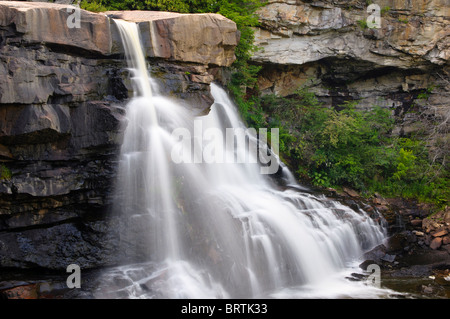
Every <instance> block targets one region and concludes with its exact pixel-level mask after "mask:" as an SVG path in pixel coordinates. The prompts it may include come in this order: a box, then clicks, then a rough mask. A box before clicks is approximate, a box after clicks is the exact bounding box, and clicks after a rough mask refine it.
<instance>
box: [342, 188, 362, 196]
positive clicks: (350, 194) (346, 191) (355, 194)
mask: <svg viewBox="0 0 450 319" xmlns="http://www.w3.org/2000/svg"><path fill="white" fill-rule="evenodd" d="M342 190H343V191H344V193H346V194H347V195H348V196H350V197H359V194H358V193H357V192H356V191H354V190H353V189H350V188H347V187H344V188H342Z"/></svg>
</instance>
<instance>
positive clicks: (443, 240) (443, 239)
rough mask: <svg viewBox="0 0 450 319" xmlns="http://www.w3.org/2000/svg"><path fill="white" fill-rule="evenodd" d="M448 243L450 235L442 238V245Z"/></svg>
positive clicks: (449, 242)
mask: <svg viewBox="0 0 450 319" xmlns="http://www.w3.org/2000/svg"><path fill="white" fill-rule="evenodd" d="M448 244H450V236H445V237H443V238H442V245H448Z"/></svg>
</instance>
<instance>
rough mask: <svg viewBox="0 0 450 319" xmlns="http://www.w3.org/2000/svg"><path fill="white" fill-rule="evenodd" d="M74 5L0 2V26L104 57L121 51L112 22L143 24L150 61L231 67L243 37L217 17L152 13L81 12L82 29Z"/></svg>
mask: <svg viewBox="0 0 450 319" xmlns="http://www.w3.org/2000/svg"><path fill="white" fill-rule="evenodd" d="M73 9H74V6H70V5H61V4H50V3H42V2H39V3H33V2H20V1H0V27H11V28H15V30H13V31H15V32H18V33H20V34H23V36H22V39H21V40H22V41H24V42H26V43H41V42H45V43H49V44H56V45H62V46H68V47H75V48H79V49H83V50H87V51H92V52H93V53H96V54H101V55H106V56H108V55H112V54H117V53H122V52H123V48H122V44H121V42H120V37H119V35H118V33H117V29H116V27H115V26H114V22H113V19H112V18H120V19H124V20H128V21H135V22H137V23H138V24H139V27H140V30H141V35H142V38H143V41H144V46H145V51H146V54H147V57H150V58H163V59H169V60H171V61H181V62H191V63H199V64H205V65H217V66H229V65H231V64H232V63H233V62H234V60H235V56H234V48H235V46H236V45H237V43H238V40H239V37H238V32H237V28H236V24H235V23H234V22H233V21H231V20H229V19H227V18H225V17H223V16H221V15H218V14H179V13H167V12H152V11H126V12H106V13H93V12H89V11H85V10H80V28H76V27H74V28H70V27H69V26H68V23H67V22H68V20H69V21H73V20H72V19H73V18H74V16H73V14H74V11H73Z"/></svg>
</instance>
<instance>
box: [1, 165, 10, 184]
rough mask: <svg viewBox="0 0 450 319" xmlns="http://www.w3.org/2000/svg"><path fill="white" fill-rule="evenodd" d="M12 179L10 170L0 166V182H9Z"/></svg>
mask: <svg viewBox="0 0 450 319" xmlns="http://www.w3.org/2000/svg"><path fill="white" fill-rule="evenodd" d="M11 178H12V173H11V170H10V169H9V168H8V167H6V166H5V165H4V164H2V165H0V181H4V180H10V179H11Z"/></svg>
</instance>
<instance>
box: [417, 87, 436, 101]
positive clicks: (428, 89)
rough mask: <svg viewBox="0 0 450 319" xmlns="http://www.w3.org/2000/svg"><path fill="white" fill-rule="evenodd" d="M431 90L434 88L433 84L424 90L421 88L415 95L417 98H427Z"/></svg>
mask: <svg viewBox="0 0 450 319" xmlns="http://www.w3.org/2000/svg"><path fill="white" fill-rule="evenodd" d="M433 90H434V86H430V87H428V88H427V89H426V90H423V91H422V92H421V93H419V94H418V95H417V98H418V99H423V100H428V98H429V97H430V95H431V93H433Z"/></svg>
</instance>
